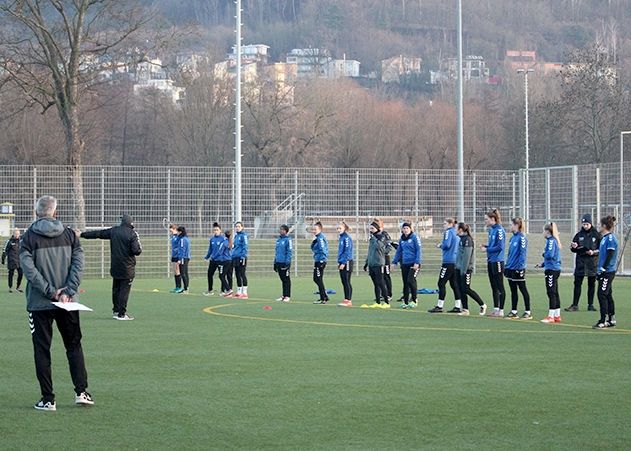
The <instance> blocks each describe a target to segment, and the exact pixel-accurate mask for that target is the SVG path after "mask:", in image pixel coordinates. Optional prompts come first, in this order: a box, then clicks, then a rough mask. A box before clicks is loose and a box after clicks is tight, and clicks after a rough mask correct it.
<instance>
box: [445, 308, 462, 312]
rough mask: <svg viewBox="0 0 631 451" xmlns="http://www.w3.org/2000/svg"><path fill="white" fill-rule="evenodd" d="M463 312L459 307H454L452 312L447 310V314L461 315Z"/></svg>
mask: <svg viewBox="0 0 631 451" xmlns="http://www.w3.org/2000/svg"><path fill="white" fill-rule="evenodd" d="M461 311H462V309H459V308H458V307H454V308H452V309H451V310H447V313H460V312H461Z"/></svg>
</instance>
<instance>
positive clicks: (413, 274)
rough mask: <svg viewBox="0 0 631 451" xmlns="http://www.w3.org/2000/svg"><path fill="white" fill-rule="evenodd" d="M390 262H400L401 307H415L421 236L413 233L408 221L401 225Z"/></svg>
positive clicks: (395, 263)
mask: <svg viewBox="0 0 631 451" xmlns="http://www.w3.org/2000/svg"><path fill="white" fill-rule="evenodd" d="M392 263H393V264H394V265H395V266H396V265H398V264H399V263H401V278H402V279H403V304H401V308H402V309H412V308H416V305H417V300H416V299H417V295H418V291H417V286H416V278H417V277H418V274H419V271H420V270H421V264H422V263H423V246H422V245H421V238H420V237H419V236H418V235H417V234H416V233H414V231H413V230H412V224H410V223H409V222H404V223H403V225H402V226H401V238H400V239H399V246H398V247H397V251H396V252H395V254H394V259H393V260H392Z"/></svg>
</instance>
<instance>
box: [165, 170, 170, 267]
mask: <svg viewBox="0 0 631 451" xmlns="http://www.w3.org/2000/svg"><path fill="white" fill-rule="evenodd" d="M167 221H168V222H169V223H171V169H167ZM169 244H170V240H169V232H167V260H166V261H167V278H168V279H170V278H171V264H170V263H169V262H170V261H171V253H170V252H169Z"/></svg>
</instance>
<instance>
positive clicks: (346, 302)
mask: <svg viewBox="0 0 631 451" xmlns="http://www.w3.org/2000/svg"><path fill="white" fill-rule="evenodd" d="M337 306H338V307H352V306H353V301H351V300H349V299H344V300H343V301H342V302H340V303H339V304H337Z"/></svg>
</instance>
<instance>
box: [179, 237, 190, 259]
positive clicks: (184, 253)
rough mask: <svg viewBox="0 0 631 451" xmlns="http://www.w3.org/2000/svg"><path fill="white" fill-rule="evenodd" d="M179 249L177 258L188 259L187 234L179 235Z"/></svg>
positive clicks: (188, 241)
mask: <svg viewBox="0 0 631 451" xmlns="http://www.w3.org/2000/svg"><path fill="white" fill-rule="evenodd" d="M179 249H180V251H179V252H178V256H177V257H178V258H179V259H185V258H187V259H189V260H190V258H191V240H189V239H188V237H187V236H181V237H180V246H179Z"/></svg>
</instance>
